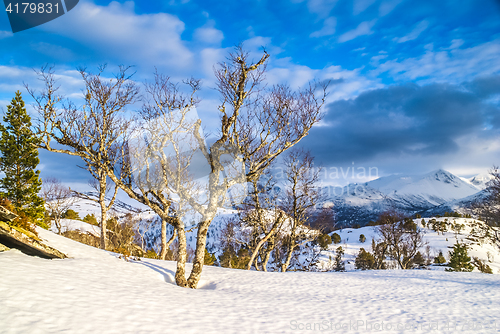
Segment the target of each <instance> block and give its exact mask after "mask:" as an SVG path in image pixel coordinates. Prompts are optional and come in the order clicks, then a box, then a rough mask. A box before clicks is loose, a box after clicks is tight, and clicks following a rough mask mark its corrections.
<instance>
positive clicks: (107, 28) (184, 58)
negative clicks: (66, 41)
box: [42, 1, 192, 69]
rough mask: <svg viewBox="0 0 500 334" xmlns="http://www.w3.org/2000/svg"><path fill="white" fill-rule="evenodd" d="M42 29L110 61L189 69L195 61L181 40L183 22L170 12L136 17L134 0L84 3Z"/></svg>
mask: <svg viewBox="0 0 500 334" xmlns="http://www.w3.org/2000/svg"><path fill="white" fill-rule="evenodd" d="M42 27H43V29H45V30H48V31H51V32H56V33H57V34H60V35H63V36H67V37H69V38H71V39H73V40H75V41H78V42H79V43H82V44H83V45H85V46H86V47H88V48H89V49H93V50H95V51H98V52H99V54H100V55H102V56H103V57H106V58H108V59H109V58H115V59H119V60H120V61H122V62H123V61H125V62H128V63H132V64H139V63H140V64H144V63H150V64H152V65H156V66H167V67H169V68H171V69H179V68H186V67H188V66H190V65H191V61H192V53H191V52H190V51H189V50H188V48H187V47H186V46H185V45H184V44H183V41H182V40H181V34H182V32H183V31H184V23H183V22H182V21H181V20H179V19H178V18H177V17H175V16H173V15H170V14H167V13H158V14H141V15H138V14H135V12H134V3H133V2H131V1H128V2H125V3H123V4H121V3H118V2H115V1H113V2H111V3H110V4H109V5H108V6H98V5H95V4H94V3H92V2H80V4H79V5H78V11H77V12H75V11H71V12H69V13H68V14H66V15H64V16H62V17H61V18H59V19H57V20H54V21H51V22H49V23H47V24H45V25H43V26H42Z"/></svg>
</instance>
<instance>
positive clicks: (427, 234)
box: [321, 217, 500, 274]
mask: <svg viewBox="0 0 500 334" xmlns="http://www.w3.org/2000/svg"><path fill="white" fill-rule="evenodd" d="M434 219H435V220H436V221H437V222H445V221H446V223H447V231H446V232H439V233H438V232H435V231H433V230H432V228H430V227H428V226H426V227H423V226H422V224H421V221H422V219H414V221H415V223H417V225H418V226H419V228H421V229H422V230H423V233H424V241H425V243H426V245H428V246H429V248H430V249H429V250H430V255H431V257H432V258H434V257H435V256H437V255H438V254H439V252H440V251H441V252H443V255H444V257H445V258H446V260H449V251H450V250H451V249H452V248H453V245H454V244H455V243H456V242H457V241H458V242H459V243H465V244H467V245H468V247H469V249H468V255H469V256H470V257H471V258H472V257H477V258H479V259H480V260H482V261H483V262H485V263H486V264H488V265H489V266H490V267H491V269H492V270H493V273H494V274H500V247H499V245H497V244H496V243H495V242H493V240H492V238H494V233H495V230H493V229H492V228H488V227H487V225H486V224H484V223H483V222H481V221H478V220H476V219H473V218H452V217H448V218H445V217H441V218H434ZM424 220H425V221H426V222H427V223H428V222H429V221H430V220H431V218H424ZM454 224H459V225H463V228H462V229H461V230H460V232H454V231H453V230H452V227H451V226H452V225H454ZM486 230H489V231H490V237H478V235H479V236H482V235H483V234H484V233H485V231H486ZM496 230H497V233H498V235H499V236H500V231H498V228H497V229H496ZM333 233H338V234H339V236H340V238H341V240H342V241H341V242H340V243H339V244H337V245H333V244H332V245H330V246H329V248H328V250H327V251H324V252H323V255H322V257H321V260H322V261H324V262H327V261H328V258H329V257H332V258H333V257H334V256H335V249H336V248H337V247H339V246H341V247H342V248H343V250H344V252H345V255H344V257H343V259H344V260H345V262H346V269H347V270H353V269H354V259H355V258H356V256H357V255H358V253H359V250H360V248H364V249H365V250H367V251H371V243H372V239H373V238H375V239H377V233H376V227H374V226H366V227H362V228H359V229H353V228H345V229H342V230H337V231H335V232H332V233H330V235H331V234H333ZM361 234H363V235H364V236H365V237H366V241H365V242H364V243H361V242H360V241H359V236H360V235H361ZM420 252H421V253H422V255H423V256H425V255H426V254H425V247H424V248H422V249H421V250H420ZM430 269H433V270H444V268H442V267H431V268H430ZM474 271H478V270H477V268H474Z"/></svg>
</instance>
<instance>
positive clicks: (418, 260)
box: [412, 252, 426, 267]
mask: <svg viewBox="0 0 500 334" xmlns="http://www.w3.org/2000/svg"><path fill="white" fill-rule="evenodd" d="M412 263H413V265H415V266H417V267H423V266H425V264H426V263H425V259H424V257H423V256H422V253H420V252H417V254H415V256H414V257H413V260H412Z"/></svg>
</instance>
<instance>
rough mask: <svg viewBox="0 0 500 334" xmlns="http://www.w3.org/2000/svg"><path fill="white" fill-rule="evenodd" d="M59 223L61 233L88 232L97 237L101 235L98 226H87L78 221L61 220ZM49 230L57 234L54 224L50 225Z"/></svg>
mask: <svg viewBox="0 0 500 334" xmlns="http://www.w3.org/2000/svg"><path fill="white" fill-rule="evenodd" d="M60 223H61V232H65V231H75V230H78V231H81V232H84V233H86V232H88V233H90V234H93V235H95V236H97V237H98V236H100V235H101V230H100V227H99V226H96V225H92V224H88V223H85V222H82V221H80V220H74V219H61V221H60ZM50 230H51V231H52V232H55V233H57V227H56V225H55V224H54V223H52V226H51V227H50Z"/></svg>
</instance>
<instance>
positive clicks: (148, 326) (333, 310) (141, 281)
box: [0, 230, 500, 334]
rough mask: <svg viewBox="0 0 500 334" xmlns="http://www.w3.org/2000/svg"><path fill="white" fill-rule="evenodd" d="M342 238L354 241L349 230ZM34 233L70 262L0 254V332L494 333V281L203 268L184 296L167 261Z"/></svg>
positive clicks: (497, 282) (429, 274)
mask: <svg viewBox="0 0 500 334" xmlns="http://www.w3.org/2000/svg"><path fill="white" fill-rule="evenodd" d="M356 231H361V230H356ZM344 232H345V233H346V234H351V235H353V237H354V238H355V236H354V234H353V233H355V232H354V231H353V232H351V233H349V232H348V231H347V230H344V231H343V232H342V233H344ZM40 236H41V237H42V238H43V239H45V240H47V242H48V243H49V244H50V245H52V246H54V247H57V248H58V249H60V250H61V251H63V252H65V253H67V254H68V255H69V256H70V257H71V258H70V259H65V260H44V259H41V258H37V257H30V256H27V255H24V254H22V253H20V252H18V251H16V250H11V251H7V252H3V253H0V268H2V270H0V293H1V295H2V298H1V299H0V315H1V316H0V332H1V333H6V334H7V333H59V332H67V333H293V332H297V330H299V332H301V331H307V332H313V330H314V331H315V332H320V331H326V332H353V333H365V332H374V331H376V332H383V333H388V332H395V333H403V332H405V333H406V332H412V331H416V332H422V333H449V332H450V330H451V331H453V332H455V331H459V332H461V333H462V332H463V333H496V332H498V331H499V330H500V323H499V322H498V310H499V309H500V276H499V275H486V274H480V273H448V272H442V271H427V270H406V271H402V270H384V271H356V272H345V273H334V272H328V273H304V272H289V273H264V272H256V271H245V270H232V269H223V268H217V267H205V268H204V271H203V275H202V280H201V284H200V289H199V290H189V289H184V288H179V287H177V286H175V285H174V284H173V283H172V281H173V274H174V270H175V263H173V262H169V261H159V260H150V259H143V260H141V261H138V262H126V261H124V260H122V259H119V258H117V257H116V256H115V255H114V254H111V253H109V252H105V251H102V250H99V249H96V248H92V247H89V246H86V245H82V244H79V243H76V242H74V241H71V240H69V239H66V238H63V237H61V236H58V235H55V234H53V233H52V232H49V231H45V230H40ZM349 239H350V241H351V237H349ZM499 257H500V256H499ZM409 301H411V302H409ZM382 326H383V327H382ZM478 328H480V329H479V330H478Z"/></svg>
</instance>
